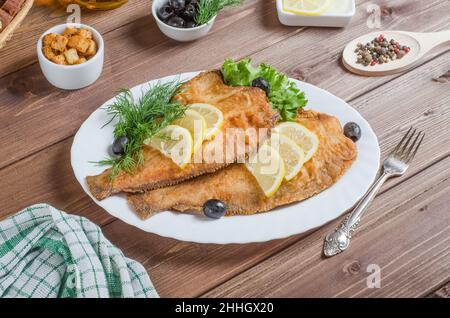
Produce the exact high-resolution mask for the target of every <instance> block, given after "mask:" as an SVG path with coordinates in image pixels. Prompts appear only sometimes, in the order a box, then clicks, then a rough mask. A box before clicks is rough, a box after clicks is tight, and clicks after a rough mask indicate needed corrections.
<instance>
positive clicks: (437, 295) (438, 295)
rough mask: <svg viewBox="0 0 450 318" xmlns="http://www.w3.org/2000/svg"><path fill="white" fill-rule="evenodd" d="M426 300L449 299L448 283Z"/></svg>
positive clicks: (449, 287) (449, 284)
mask: <svg viewBox="0 0 450 318" xmlns="http://www.w3.org/2000/svg"><path fill="white" fill-rule="evenodd" d="M428 298H450V282H448V283H446V284H444V285H443V286H441V287H440V288H439V289H438V290H435V291H434V292H433V293H431V294H430V295H428Z"/></svg>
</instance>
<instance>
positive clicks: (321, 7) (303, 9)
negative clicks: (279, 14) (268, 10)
mask: <svg viewBox="0 0 450 318" xmlns="http://www.w3.org/2000/svg"><path fill="white" fill-rule="evenodd" d="M332 2H333V0H283V10H284V11H287V12H291V13H294V14H301V15H306V16H320V15H321V14H323V13H325V12H326V11H328V9H330V6H331V4H332Z"/></svg>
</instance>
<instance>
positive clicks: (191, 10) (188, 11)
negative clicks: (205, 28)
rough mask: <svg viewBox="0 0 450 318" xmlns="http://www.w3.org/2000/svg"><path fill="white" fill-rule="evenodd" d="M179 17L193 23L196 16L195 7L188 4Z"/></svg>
mask: <svg viewBox="0 0 450 318" xmlns="http://www.w3.org/2000/svg"><path fill="white" fill-rule="evenodd" d="M181 15H182V16H183V18H184V19H185V20H191V21H194V19H195V16H196V15H197V10H195V6H194V5H192V4H188V5H187V6H186V7H185V8H184V11H183V12H182V13H181Z"/></svg>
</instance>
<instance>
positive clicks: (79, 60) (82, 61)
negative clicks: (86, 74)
mask: <svg viewBox="0 0 450 318" xmlns="http://www.w3.org/2000/svg"><path fill="white" fill-rule="evenodd" d="M84 62H87V60H86V58H85V57H84V56H81V57H80V58H79V59H78V61H77V62H76V63H75V64H83V63H84Z"/></svg>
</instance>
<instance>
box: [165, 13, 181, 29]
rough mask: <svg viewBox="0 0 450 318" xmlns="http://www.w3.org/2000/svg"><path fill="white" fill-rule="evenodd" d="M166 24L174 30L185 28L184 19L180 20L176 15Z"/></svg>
mask: <svg viewBox="0 0 450 318" xmlns="http://www.w3.org/2000/svg"><path fill="white" fill-rule="evenodd" d="M166 23H167V24H168V25H170V26H172V27H174V28H183V27H184V20H183V18H180V17H178V16H176V15H175V16H173V17H171V18H170V19H169V20H167V22H166Z"/></svg>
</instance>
